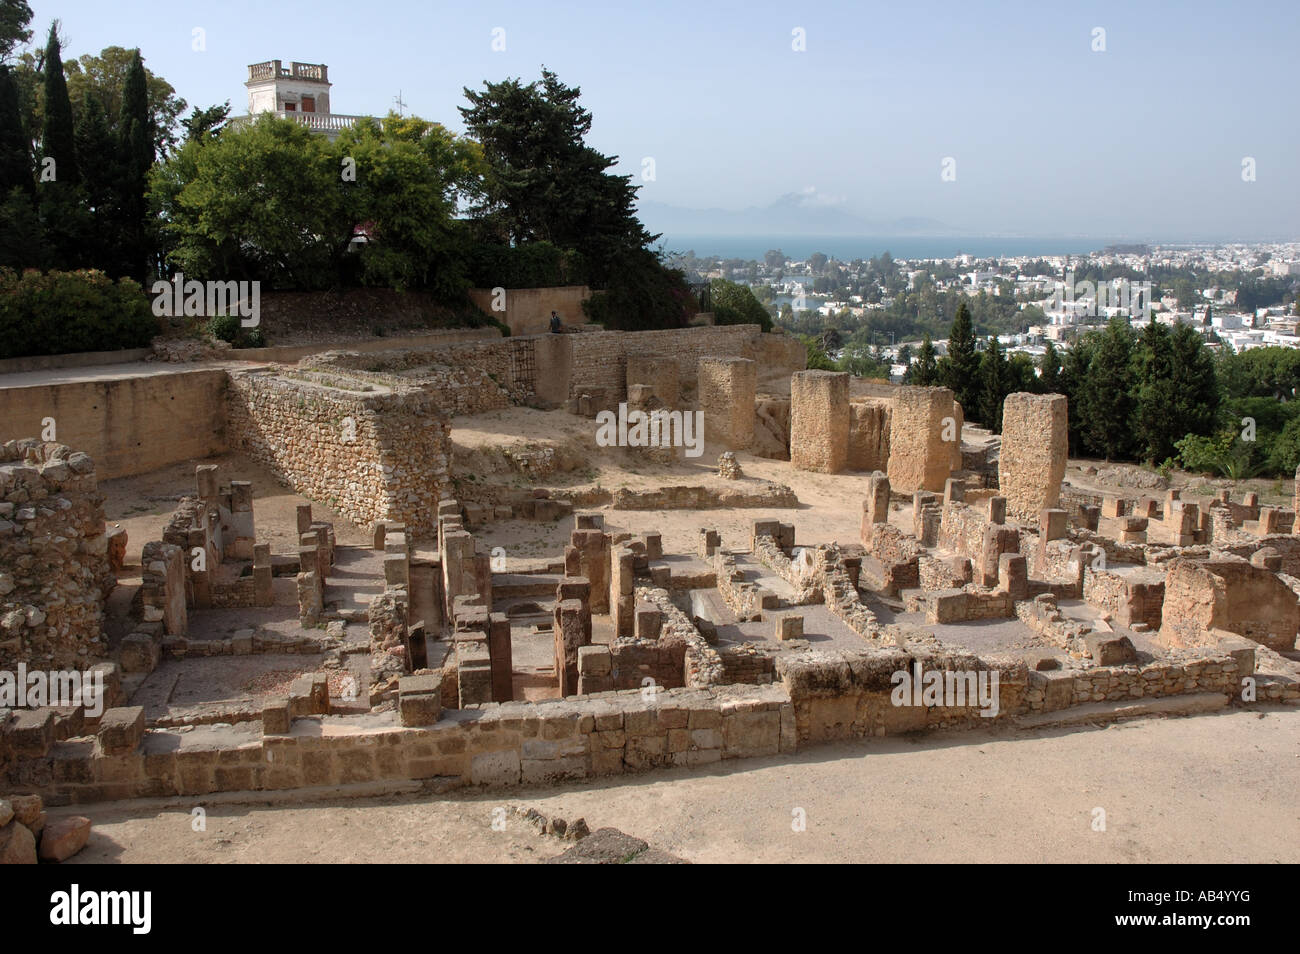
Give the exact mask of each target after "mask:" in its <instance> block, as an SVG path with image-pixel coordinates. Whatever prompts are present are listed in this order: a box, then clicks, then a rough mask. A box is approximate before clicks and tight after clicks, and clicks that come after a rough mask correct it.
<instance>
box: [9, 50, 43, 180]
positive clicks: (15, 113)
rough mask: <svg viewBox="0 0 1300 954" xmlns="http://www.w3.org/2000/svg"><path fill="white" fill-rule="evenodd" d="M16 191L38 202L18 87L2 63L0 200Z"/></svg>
mask: <svg viewBox="0 0 1300 954" xmlns="http://www.w3.org/2000/svg"><path fill="white" fill-rule="evenodd" d="M14 189H21V190H22V191H23V193H24V194H26V195H27V196H28V198H30V199H35V198H36V179H35V177H34V176H33V174H32V154H31V149H30V148H29V147H28V142H27V134H26V132H25V131H24V129H23V116H22V110H21V109H19V107H18V86H17V84H15V83H14V79H13V75H12V74H11V73H10V71H9V67H8V66H5V65H4V64H3V63H0V199H4V198H5V197H7V196H8V195H9V193H10V192H12V191H13V190H14Z"/></svg>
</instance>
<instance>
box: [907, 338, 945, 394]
mask: <svg viewBox="0 0 1300 954" xmlns="http://www.w3.org/2000/svg"><path fill="white" fill-rule="evenodd" d="M912 368H913V374H912V383H913V384H915V385H917V386H919V387H923V388H928V387H931V386H932V385H933V384H934V383H935V382H936V381H938V379H939V364H938V362H937V361H936V360H935V357H934V342H932V341H931V340H930V336H929V335H926V336H925V338H924V339H922V341H921V350H920V351H918V352H917V355H916V363H915V364H914V365H912Z"/></svg>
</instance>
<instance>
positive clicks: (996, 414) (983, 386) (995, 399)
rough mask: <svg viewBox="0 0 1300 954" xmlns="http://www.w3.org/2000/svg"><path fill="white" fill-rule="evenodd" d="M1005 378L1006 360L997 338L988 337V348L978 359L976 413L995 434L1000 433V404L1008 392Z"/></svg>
mask: <svg viewBox="0 0 1300 954" xmlns="http://www.w3.org/2000/svg"><path fill="white" fill-rule="evenodd" d="M1007 377H1008V375H1007V360H1006V358H1005V357H1004V356H1003V354H1002V348H1001V346H1000V345H999V344H998V339H997V337H996V336H990V337H989V346H988V347H987V348H986V349H984V354H983V355H981V357H980V390H979V408H978V411H979V415H980V421H981V422H983V424H984V426H985V427H987V428H988V429H989V430H991V431H993V433H995V434H1001V433H1002V402H1003V401H1004V400H1006V397H1007V394H1008V393H1009V391H1010V389H1009V388H1008V386H1007ZM963 407H965V405H963Z"/></svg>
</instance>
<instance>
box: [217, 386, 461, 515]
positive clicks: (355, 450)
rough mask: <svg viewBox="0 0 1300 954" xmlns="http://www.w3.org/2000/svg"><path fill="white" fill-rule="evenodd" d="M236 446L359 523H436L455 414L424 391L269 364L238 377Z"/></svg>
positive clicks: (233, 423)
mask: <svg viewBox="0 0 1300 954" xmlns="http://www.w3.org/2000/svg"><path fill="white" fill-rule="evenodd" d="M227 414H228V420H229V437H230V447H231V449H232V450H236V451H239V452H241V453H244V454H247V455H248V456H249V457H251V458H253V459H254V460H257V461H259V462H260V463H263V464H265V465H266V466H268V467H269V468H271V470H273V471H274V472H275V473H276V474H277V476H279V477H280V479H282V480H284V481H285V482H286V483H288V484H289V485H290V486H291V487H293V488H294V489H295V490H296V491H298V492H299V493H301V494H303V495H304V496H307V497H310V498H312V499H315V500H319V501H321V502H322V503H328V504H329V505H330V506H331V507H332V508H333V509H334V510H335V511H337V512H339V513H342V514H343V515H344V516H346V517H348V518H349V519H350V520H352V521H353V522H354V523H357V524H359V525H362V526H370V525H373V524H374V523H376V522H377V521H379V520H393V521H397V522H400V523H405V524H406V525H407V527H408V528H411V529H413V530H422V531H428V530H430V529H432V528H433V527H434V526H436V517H437V510H438V506H437V504H438V499H439V496H440V494H441V493H442V491H443V490H444V489H446V488H447V487H448V486H449V478H448V469H447V466H448V454H449V445H450V437H449V426H448V418H447V415H446V413H445V411H443V409H442V408H440V407H439V406H438V405H437V404H436V403H435V402H434V400H433V399H432V398H431V397H430V396H429V395H427V394H425V393H423V392H421V391H418V390H406V389H383V390H376V391H373V392H365V391H362V390H359V389H358V390H342V389H340V388H337V387H325V386H323V385H320V384H317V383H314V382H308V381H299V380H295V379H293V378H287V377H283V376H280V375H277V374H275V373H268V372H237V373H235V374H233V375H232V376H231V386H230V389H229V392H228V402H227Z"/></svg>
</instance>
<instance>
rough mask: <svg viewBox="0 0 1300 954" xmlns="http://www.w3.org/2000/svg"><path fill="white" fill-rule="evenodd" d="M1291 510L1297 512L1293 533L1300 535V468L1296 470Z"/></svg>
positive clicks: (1292, 526) (1292, 528) (1292, 525)
mask: <svg viewBox="0 0 1300 954" xmlns="http://www.w3.org/2000/svg"><path fill="white" fill-rule="evenodd" d="M1291 509H1292V510H1294V511H1295V523H1293V524H1291V532H1292V533H1300V467H1297V468H1296V469H1295V486H1294V493H1293V495H1292V500H1291Z"/></svg>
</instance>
